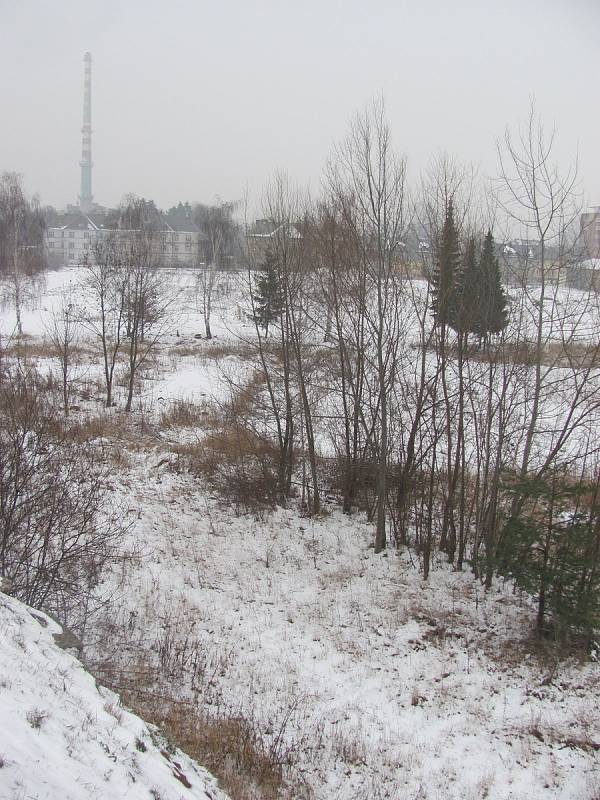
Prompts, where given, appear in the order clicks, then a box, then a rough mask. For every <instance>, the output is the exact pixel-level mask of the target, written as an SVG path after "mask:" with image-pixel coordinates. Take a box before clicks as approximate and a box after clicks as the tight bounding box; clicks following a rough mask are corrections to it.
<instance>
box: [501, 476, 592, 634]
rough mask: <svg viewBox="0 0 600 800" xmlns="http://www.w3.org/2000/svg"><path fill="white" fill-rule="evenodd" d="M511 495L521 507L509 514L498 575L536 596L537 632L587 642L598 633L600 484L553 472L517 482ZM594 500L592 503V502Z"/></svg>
mask: <svg viewBox="0 0 600 800" xmlns="http://www.w3.org/2000/svg"><path fill="white" fill-rule="evenodd" d="M507 489H508V491H507V494H508V496H509V498H510V497H511V496H513V497H514V496H516V497H518V498H519V499H520V500H521V501H524V502H523V507H522V509H521V511H520V513H518V514H517V515H509V517H508V519H507V520H506V522H505V523H504V526H503V528H502V531H501V535H500V539H499V545H498V548H497V551H496V554H495V561H496V563H495V566H496V569H497V571H498V572H499V573H500V574H501V575H504V576H506V577H511V578H512V579H513V580H514V581H515V583H516V584H517V586H519V587H520V588H522V589H524V590H525V591H527V592H528V593H530V594H531V595H533V596H535V597H536V598H537V606H538V611H537V629H538V631H539V632H540V633H541V632H543V631H544V630H545V629H546V628H547V626H548V625H550V627H551V629H552V630H553V631H554V633H555V634H556V635H562V633H564V632H565V631H566V630H568V629H570V630H574V631H579V632H581V633H584V634H585V635H586V637H587V638H589V637H591V635H592V634H593V633H594V632H595V631H596V632H597V631H598V630H600V507H599V506H598V484H597V483H587V482H584V481H581V482H574V481H573V480H572V479H570V478H569V477H568V476H567V475H565V474H561V472H560V470H557V471H555V472H554V473H553V474H550V475H549V476H547V477H545V478H544V477H535V476H525V477H520V478H516V477H515V479H514V481H513V482H512V483H511V485H510V487H507ZM590 500H591V502H590Z"/></svg>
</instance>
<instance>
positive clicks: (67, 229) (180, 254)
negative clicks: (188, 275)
mask: <svg viewBox="0 0 600 800" xmlns="http://www.w3.org/2000/svg"><path fill="white" fill-rule="evenodd" d="M106 222H107V217H106V216H104V215H94V214H89V215H85V214H81V213H69V214H65V215H63V216H62V217H60V218H59V220H58V224H57V225H54V226H53V227H49V228H48V229H47V230H46V250H47V257H48V264H49V265H50V266H55V267H60V266H63V265H77V264H88V263H93V262H94V261H95V260H96V253H97V250H98V244H99V243H101V242H108V241H111V240H112V241H114V242H117V243H119V244H121V245H125V244H126V243H127V242H128V241H133V240H134V238H135V237H136V235H139V234H140V231H128V230H123V229H121V228H118V227H111V226H107V225H106ZM144 235H145V236H146V238H147V240H148V241H149V242H150V244H151V253H152V264H151V266H156V267H167V268H168V267H171V268H177V267H198V266H202V265H203V263H205V261H206V247H207V237H206V236H205V234H203V233H202V232H201V231H200V230H199V228H198V227H197V226H196V225H195V224H194V223H193V222H192V221H191V220H189V219H185V218H181V219H178V218H177V217H176V215H174V216H172V217H171V216H167V215H163V217H162V219H161V222H160V224H158V225H157V226H156V228H155V229H153V230H151V231H146V232H144Z"/></svg>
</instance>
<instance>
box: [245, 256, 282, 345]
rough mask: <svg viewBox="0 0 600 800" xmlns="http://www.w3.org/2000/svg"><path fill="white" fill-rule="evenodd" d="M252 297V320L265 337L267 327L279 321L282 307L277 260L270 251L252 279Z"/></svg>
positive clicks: (267, 332)
mask: <svg viewBox="0 0 600 800" xmlns="http://www.w3.org/2000/svg"><path fill="white" fill-rule="evenodd" d="M253 295H254V315H253V317H252V319H253V321H254V322H255V323H256V324H257V325H260V327H261V328H263V329H264V331H265V336H268V335H269V325H270V324H271V323H272V322H275V321H276V320H278V319H279V317H280V316H281V312H282V310H283V305H284V303H283V293H282V290H281V280H280V276H279V267H278V264H277V258H276V257H275V255H274V254H273V253H272V252H271V251H268V252H267V253H266V255H265V258H264V261H263V262H262V264H261V268H260V271H259V272H258V274H257V275H256V277H255V279H254V290H253Z"/></svg>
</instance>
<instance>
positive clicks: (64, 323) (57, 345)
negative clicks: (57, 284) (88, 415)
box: [46, 297, 80, 414]
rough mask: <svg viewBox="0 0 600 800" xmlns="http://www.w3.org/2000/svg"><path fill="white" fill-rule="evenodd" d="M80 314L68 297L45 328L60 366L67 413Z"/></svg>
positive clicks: (66, 411)
mask: <svg viewBox="0 0 600 800" xmlns="http://www.w3.org/2000/svg"><path fill="white" fill-rule="evenodd" d="M79 317H80V314H79V311H78V309H77V307H76V305H75V304H74V303H73V302H72V299H71V298H70V297H65V298H63V300H62V303H61V305H60V307H59V308H58V309H57V310H56V311H54V313H53V315H52V320H51V322H50V324H49V325H48V326H47V328H46V336H47V337H48V340H49V342H50V346H51V348H52V351H53V353H54V355H55V357H56V358H57V359H58V362H59V364H60V372H61V383H62V397H63V409H64V412H65V414H68V413H69V386H70V374H71V369H72V366H73V355H74V351H75V346H76V343H77V340H78V338H79V334H80V320H79Z"/></svg>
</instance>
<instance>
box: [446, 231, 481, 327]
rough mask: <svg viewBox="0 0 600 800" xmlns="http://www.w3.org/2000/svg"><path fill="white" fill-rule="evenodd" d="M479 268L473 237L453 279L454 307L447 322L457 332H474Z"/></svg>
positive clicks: (477, 305) (477, 301) (477, 308)
mask: <svg viewBox="0 0 600 800" xmlns="http://www.w3.org/2000/svg"><path fill="white" fill-rule="evenodd" d="M479 285H480V270H479V265H478V263H477V254H476V250H475V239H473V238H471V239H469V242H468V244H467V249H466V252H465V257H464V260H463V263H462V267H461V269H460V272H459V273H458V275H457V276H456V281H455V297H456V303H455V306H456V307H455V309H452V312H453V313H452V315H451V317H452V318H451V319H450V321H449V324H450V326H451V327H452V328H454V330H455V331H456V332H457V333H463V334H468V333H473V332H476V326H477V318H478V311H479Z"/></svg>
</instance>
